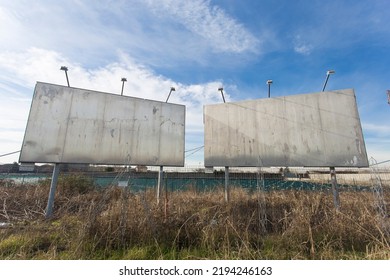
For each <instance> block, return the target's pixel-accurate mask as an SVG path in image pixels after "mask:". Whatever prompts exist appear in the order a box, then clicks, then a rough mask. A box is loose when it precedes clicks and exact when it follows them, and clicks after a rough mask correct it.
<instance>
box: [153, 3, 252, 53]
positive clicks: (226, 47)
mask: <svg viewBox="0 0 390 280" xmlns="http://www.w3.org/2000/svg"><path fill="white" fill-rule="evenodd" d="M147 3H148V5H149V6H150V7H151V8H152V9H153V10H154V11H155V13H156V14H158V15H159V16H162V15H165V16H167V17H170V18H172V20H174V21H177V22H180V23H181V24H182V25H183V26H185V27H186V28H187V29H188V30H190V31H192V32H193V33H195V34H197V35H199V36H200V37H202V38H204V39H205V40H206V41H208V42H209V44H210V45H211V46H212V47H213V48H214V49H215V50H217V51H222V52H233V53H241V52H246V51H250V52H256V50H257V48H258V47H259V46H258V45H259V41H258V39H256V38H255V37H254V36H253V35H252V34H251V33H250V32H249V31H248V30H247V29H246V28H245V27H244V26H243V25H242V24H240V23H238V22H237V21H236V20H235V19H234V18H232V17H230V16H229V15H227V14H226V13H225V12H224V10H222V9H221V8H219V7H218V6H212V5H211V3H210V1H204V0H193V1H178V0H164V1H153V0H149V1H147Z"/></svg>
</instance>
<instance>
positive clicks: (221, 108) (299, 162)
mask: <svg viewBox="0 0 390 280" xmlns="http://www.w3.org/2000/svg"><path fill="white" fill-rule="evenodd" d="M204 123H205V136H204V137H205V166H242V167H249V166H252V167H254V166H264V167H270V166H291V167H293V166H296V167H366V166H368V160H367V153H366V148H365V144H364V139H363V133H362V128H361V124H360V118H359V114H358V110H357V105H356V97H355V93H354V91H353V89H346V90H337V91H330V92H318V93H311V94H299V95H291V96H284V97H275V98H268V99H258V100H249V101H241V102H232V103H223V104H214V105H206V106H204Z"/></svg>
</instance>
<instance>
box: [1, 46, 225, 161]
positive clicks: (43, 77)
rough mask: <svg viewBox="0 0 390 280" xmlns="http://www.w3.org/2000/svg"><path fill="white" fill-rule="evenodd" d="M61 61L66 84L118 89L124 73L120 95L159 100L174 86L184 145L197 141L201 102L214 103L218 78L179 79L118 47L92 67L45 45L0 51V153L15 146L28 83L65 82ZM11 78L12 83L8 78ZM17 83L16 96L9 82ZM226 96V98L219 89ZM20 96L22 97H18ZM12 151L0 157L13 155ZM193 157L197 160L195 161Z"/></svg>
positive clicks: (30, 86) (28, 92) (20, 132)
mask: <svg viewBox="0 0 390 280" xmlns="http://www.w3.org/2000/svg"><path fill="white" fill-rule="evenodd" d="M61 65H66V66H68V69H69V71H68V75H69V80H70V85H71V86H74V87H79V88H87V89H92V90H97V91H105V92H110V93H117V94H120V91H121V87H122V82H121V78H122V77H126V78H127V82H126V83H125V87H124V95H129V96H134V97H141V98H146V99H153V100H159V101H165V100H166V98H167V95H168V93H169V89H170V87H171V86H174V87H175V88H176V91H175V92H173V93H172V95H171V97H170V100H169V102H172V103H178V104H184V105H186V113H187V114H186V134H187V136H186V141H187V142H188V143H191V145H190V146H188V147H187V146H186V149H190V148H193V147H196V146H202V145H203V104H207V103H219V102H221V97H220V95H219V94H218V91H217V89H218V87H220V86H221V82H220V81H210V82H208V83H204V84H182V83H178V82H175V81H173V80H171V79H169V78H166V77H164V76H159V75H156V74H155V73H154V72H153V71H152V70H151V69H149V68H147V67H145V66H143V65H139V64H137V63H135V62H134V61H133V60H132V58H131V57H129V56H128V55H126V54H123V53H121V54H120V55H119V57H118V62H114V63H111V64H109V65H106V66H104V67H100V68H97V69H85V68H83V67H82V66H80V65H79V64H78V63H76V62H72V61H70V60H69V59H67V58H65V57H63V55H61V54H59V53H57V52H54V51H49V50H44V49H37V48H31V49H29V50H27V51H26V52H7V53H6V54H0V73H2V80H1V81H0V89H2V93H1V96H0V97H1V100H0V101H1V111H0V112H1V113H0V119H1V122H0V129H1V133H0V141H1V145H0V154H5V153H8V152H12V151H16V150H19V149H20V147H21V143H22V140H23V137H22V136H23V132H24V129H25V126H26V122H27V116H28V111H29V108H30V103H31V97H32V94H33V87H34V85H35V82H36V81H42V82H48V83H54V84H62V85H66V79H65V75H64V73H63V71H60V70H59V68H60V66H61ZM10 83H12V86H9V84H10ZM15 87H16V88H20V89H21V92H19V94H18V95H17V96H18V97H17V98H14V97H12V96H13V95H14V94H15V92H14V90H11V88H15ZM225 96H226V98H227V99H229V98H230V96H229V94H228V93H225ZM21 101H22V102H21ZM17 156H18V155H13V159H12V160H10V157H12V156H10V157H5V158H4V159H3V158H0V162H4V161H6V162H9V161H17ZM197 162H198V161H197Z"/></svg>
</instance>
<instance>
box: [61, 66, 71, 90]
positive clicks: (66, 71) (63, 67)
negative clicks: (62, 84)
mask: <svg viewBox="0 0 390 280" xmlns="http://www.w3.org/2000/svg"><path fill="white" fill-rule="evenodd" d="M60 70H62V71H65V76H66V82H67V83H68V87H70V85H69V78H68V67H66V66H61V68H60Z"/></svg>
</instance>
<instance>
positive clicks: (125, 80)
mask: <svg viewBox="0 0 390 280" xmlns="http://www.w3.org/2000/svg"><path fill="white" fill-rule="evenodd" d="M121 81H122V90H121V95H123V88H124V87H125V82H127V79H126V78H122V79H121Z"/></svg>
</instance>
